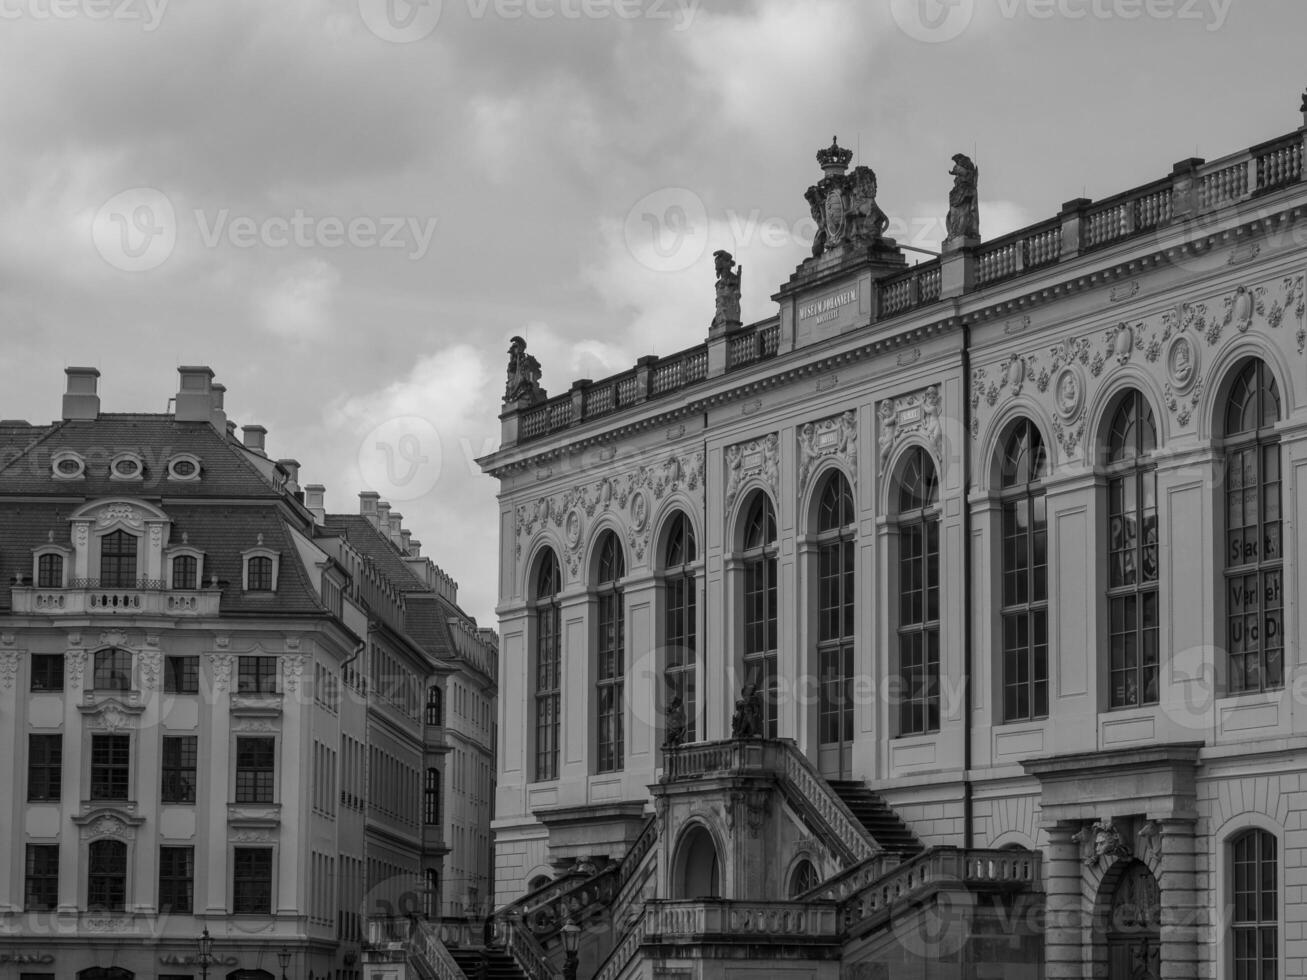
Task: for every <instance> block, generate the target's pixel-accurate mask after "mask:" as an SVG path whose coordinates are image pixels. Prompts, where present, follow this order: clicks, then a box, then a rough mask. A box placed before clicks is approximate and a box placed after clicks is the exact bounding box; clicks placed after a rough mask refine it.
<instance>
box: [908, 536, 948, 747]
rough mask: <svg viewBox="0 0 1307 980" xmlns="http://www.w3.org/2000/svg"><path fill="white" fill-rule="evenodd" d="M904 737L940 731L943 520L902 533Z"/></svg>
mask: <svg viewBox="0 0 1307 980" xmlns="http://www.w3.org/2000/svg"><path fill="white" fill-rule="evenodd" d="M899 688H900V690H899V734H900V735H921V734H925V733H927V732H935V731H939V518H937V517H927V518H924V519H922V520H919V521H916V522H914V523H911V524H907V525H904V526H902V527H901V528H900V530H899Z"/></svg>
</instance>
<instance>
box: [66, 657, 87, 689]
mask: <svg viewBox="0 0 1307 980" xmlns="http://www.w3.org/2000/svg"><path fill="white" fill-rule="evenodd" d="M64 666H65V668H66V671H67V675H68V689H69V690H70V691H77V690H80V689H81V686H82V674H83V673H84V672H85V671H86V651H85V650H70V651H68V652H67V653H66V654H64Z"/></svg>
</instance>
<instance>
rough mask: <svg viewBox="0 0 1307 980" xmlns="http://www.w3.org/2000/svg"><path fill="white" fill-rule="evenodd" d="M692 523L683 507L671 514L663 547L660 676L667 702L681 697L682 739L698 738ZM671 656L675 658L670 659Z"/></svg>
mask: <svg viewBox="0 0 1307 980" xmlns="http://www.w3.org/2000/svg"><path fill="white" fill-rule="evenodd" d="M698 558H699V553H698V547H697V542H696V540H695V536H694V526H693V525H692V524H691V523H690V516H689V514H687V513H686V512H685V511H684V510H677V511H676V512H675V513H674V514H673V515H672V517H671V520H670V522H669V527H668V531H667V536H666V544H665V546H664V548H663V567H662V593H663V595H662V599H663V639H664V643H665V648H666V653H665V654H664V657H663V678H664V684H665V685H666V690H667V704H668V705H670V704H671V702H672V699H673V698H674V697H679V698H680V699H681V709H682V711H683V712H684V717H685V736H684V741H686V742H694V741H697V739H698V731H699V728H698V714H699V698H698V690H699V682H698V670H699V576H698ZM673 658H674V659H673Z"/></svg>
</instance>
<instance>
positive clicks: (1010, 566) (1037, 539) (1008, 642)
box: [999, 419, 1048, 721]
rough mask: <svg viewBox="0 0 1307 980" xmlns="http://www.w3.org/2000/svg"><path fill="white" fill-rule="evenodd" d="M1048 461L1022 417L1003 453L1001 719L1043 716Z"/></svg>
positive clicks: (1039, 440)
mask: <svg viewBox="0 0 1307 980" xmlns="http://www.w3.org/2000/svg"><path fill="white" fill-rule="evenodd" d="M1047 463H1048V457H1047V455H1046V454H1045V452H1044V441H1043V439H1042V438H1041V437H1040V434H1039V429H1037V428H1035V426H1034V425H1033V424H1032V423H1031V422H1030V421H1029V420H1028V419H1022V420H1021V421H1020V422H1018V423H1017V424H1016V427H1015V428H1014V429H1013V430H1012V434H1011V435H1010V436H1009V437H1008V440H1007V446H1006V448H1005V449H1004V451H1003V470H1002V475H1001V478H1000V480H999V495H1000V499H1001V501H1002V508H1003V720H1004V721H1024V720H1028V719H1031V718H1045V717H1047V716H1048V513H1047V508H1046V506H1045V500H1044V487H1043V483H1042V481H1043V479H1044V477H1045V476H1046V475H1047Z"/></svg>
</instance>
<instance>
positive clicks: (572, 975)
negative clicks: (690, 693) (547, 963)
mask: <svg viewBox="0 0 1307 980" xmlns="http://www.w3.org/2000/svg"><path fill="white" fill-rule="evenodd" d="M562 933H563V950H564V952H566V953H567V958H566V959H565V960H564V961H563V980H576V965H577V962H578V960H579V959H580V957H578V956H577V955H576V949H577V947H578V946H579V945H580V944H581V927H580V926H578V925H577V924H576V922H575V921H573V919H572V917H571V915H568V917H567V921H566V922H564V923H563V928H562Z"/></svg>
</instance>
